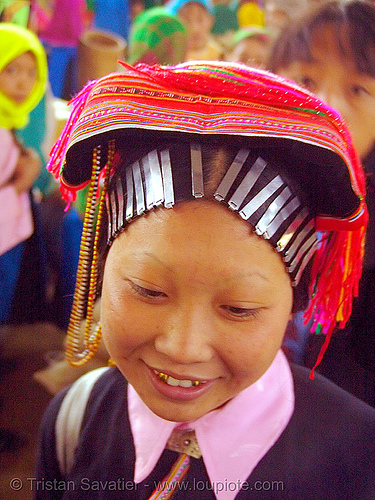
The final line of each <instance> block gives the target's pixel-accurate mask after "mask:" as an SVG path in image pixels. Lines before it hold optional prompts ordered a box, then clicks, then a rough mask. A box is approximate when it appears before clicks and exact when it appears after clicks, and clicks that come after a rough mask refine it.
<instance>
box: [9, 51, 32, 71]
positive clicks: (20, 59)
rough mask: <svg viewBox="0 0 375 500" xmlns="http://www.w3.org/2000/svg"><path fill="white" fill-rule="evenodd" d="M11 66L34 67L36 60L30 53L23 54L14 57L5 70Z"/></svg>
mask: <svg viewBox="0 0 375 500" xmlns="http://www.w3.org/2000/svg"><path fill="white" fill-rule="evenodd" d="M12 66H27V67H30V68H35V67H36V59H35V56H34V54H33V53H32V52H30V51H28V52H24V53H23V54H20V55H19V56H17V57H15V58H14V59H13V60H12V61H10V62H9V63H8V64H7V65H6V66H5V68H7V67H12Z"/></svg>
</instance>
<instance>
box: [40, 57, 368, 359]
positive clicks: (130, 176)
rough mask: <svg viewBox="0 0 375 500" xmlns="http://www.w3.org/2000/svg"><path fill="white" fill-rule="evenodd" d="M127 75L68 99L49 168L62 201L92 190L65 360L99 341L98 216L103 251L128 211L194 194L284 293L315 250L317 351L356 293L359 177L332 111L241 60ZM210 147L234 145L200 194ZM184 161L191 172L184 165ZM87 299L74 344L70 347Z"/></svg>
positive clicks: (362, 220)
mask: <svg viewBox="0 0 375 500" xmlns="http://www.w3.org/2000/svg"><path fill="white" fill-rule="evenodd" d="M124 68H125V70H124V72H122V73H116V74H113V75H109V76H107V77H104V78H102V79H100V80H98V81H96V82H92V83H90V84H89V85H88V86H87V87H86V88H85V89H84V90H83V91H82V92H81V93H80V94H79V95H78V96H77V97H76V98H75V99H74V100H73V102H72V104H73V111H72V114H71V117H70V119H69V121H68V123H67V124H66V127H65V129H64V131H63V133H62V135H61V137H60V139H59V140H58V142H57V143H56V145H55V147H54V149H53V151H52V156H51V161H50V164H49V169H50V170H51V171H52V172H53V173H54V174H55V175H56V176H57V177H59V178H60V182H61V190H62V193H63V196H64V198H65V199H66V200H67V201H71V200H74V199H75V196H76V191H77V190H78V189H80V188H82V187H84V186H86V185H87V184H88V183H90V190H89V195H88V202H87V209H86V214H85V222H84V234H83V239H82V247H81V256H80V264H79V269H78V274H77V287H76V294H75V299H74V304H73V310H72V318H71V323H70V326H69V330H68V333H69V337H70V341H69V346H68V358H69V359H70V361H71V362H72V363H75V364H82V363H83V362H85V361H86V360H87V359H89V358H90V357H91V356H92V355H93V353H94V351H95V349H96V347H97V343H98V338H99V334H100V332H98V331H96V332H94V333H91V331H90V329H91V320H90V318H91V315H92V308H93V302H94V300H95V298H96V295H97V288H96V287H97V275H98V271H97V241H98V226H100V224H101V221H102V216H103V212H105V213H106V216H107V219H108V229H107V245H108V246H109V245H110V244H111V242H112V241H113V239H114V238H115V237H116V235H117V234H119V233H120V232H121V231H123V230H124V229H125V228H126V226H127V225H128V224H129V223H131V222H132V221H133V220H134V219H135V218H136V217H139V216H141V215H142V214H144V213H147V212H148V211H150V210H153V209H154V208H156V207H159V206H163V207H166V208H169V207H172V206H173V205H174V204H175V203H178V202H180V201H183V200H189V199H194V198H200V197H206V198H211V199H213V200H217V202H218V203H222V204H224V205H225V206H227V207H228V208H229V209H231V210H232V211H234V212H235V213H237V214H238V215H239V216H240V217H242V219H244V220H245V221H247V222H248V223H249V224H250V226H251V227H252V229H253V230H254V231H255V232H256V233H257V234H258V235H260V236H261V237H263V238H265V239H266V240H268V241H269V242H270V244H271V245H272V246H273V247H274V248H275V250H276V251H277V252H278V253H279V254H280V256H281V258H283V260H284V262H285V265H286V269H287V271H288V272H289V274H290V277H291V281H292V284H293V285H297V284H298V282H299V280H300V277H301V275H302V273H303V270H304V268H305V266H306V265H307V263H308V262H309V260H310V259H311V257H312V256H313V255H315V257H314V261H313V265H312V271H311V280H310V298H311V300H310V305H309V308H308V310H307V313H306V315H307V317H313V318H314V329H321V330H322V331H323V333H325V334H326V335H327V340H326V343H325V346H324V347H323V352H324V349H325V348H326V345H327V343H328V342H329V338H330V336H331V334H332V331H333V329H334V327H335V326H336V324H337V323H338V324H339V326H341V327H343V326H344V325H345V323H346V321H347V320H348V318H349V316H350V313H351V305H352V299H353V297H354V296H356V295H357V293H358V281H359V278H360V274H361V263H362V258H363V245H364V234H365V227H366V223H367V210H366V206H365V203H364V176H363V172H362V169H361V166H360V162H359V160H358V156H357V154H356V152H355V150H354V148H353V145H352V141H351V137H350V135H349V133H348V130H347V128H346V126H345V125H344V123H343V122H342V120H341V118H340V117H339V115H338V114H337V113H336V112H335V111H334V110H333V109H331V108H330V107H328V106H326V105H324V104H323V103H322V102H321V101H320V100H318V99H317V98H315V97H314V96H313V95H312V94H310V93H308V92H306V91H304V90H302V89H301V88H299V87H297V86H295V85H294V84H292V83H291V82H288V81H286V80H284V79H282V78H280V77H278V76H276V75H273V74H270V73H267V72H263V71H259V70H254V69H250V68H248V67H245V66H241V65H236V64H230V63H212V62H209V63H208V62H196V63H195V62H192V63H185V64H181V65H178V66H174V67H163V66H147V65H144V64H139V65H137V66H136V67H135V68H133V67H131V66H127V65H124ZM212 144H217V147H218V148H219V147H220V146H224V145H227V144H231V145H232V147H233V149H232V150H235V151H236V152H235V154H233V156H232V158H231V159H230V162H229V164H228V167H227V168H225V169H224V170H223V172H222V173H219V172H217V171H216V177H218V176H219V179H216V185H215V187H214V189H213V191H212V192H211V191H209V190H208V189H207V176H208V173H207V166H206V161H205V150H206V148H207V147H212ZM181 158H185V159H186V158H187V159H188V160H187V161H188V167H186V166H184V167H181ZM182 168H184V169H185V170H184V171H183V172H184V174H183V175H181V169H182ZM101 179H103V181H102V182H101ZM99 191H101V202H100V205H99V209H98V213H97V219H96V215H95V214H96V210H97V209H96V204H97V199H98V197H99ZM95 220H97V223H96V228H95ZM86 304H87V322H86V323H87V327H86V328H87V329H86V339H85V349H84V352H83V353H79V347H78V340H77V339H78V336H79V323H80V321H81V320H82V318H83V317H84V315H85V312H86V311H85V309H86ZM321 355H322V353H321ZM318 361H319V360H318Z"/></svg>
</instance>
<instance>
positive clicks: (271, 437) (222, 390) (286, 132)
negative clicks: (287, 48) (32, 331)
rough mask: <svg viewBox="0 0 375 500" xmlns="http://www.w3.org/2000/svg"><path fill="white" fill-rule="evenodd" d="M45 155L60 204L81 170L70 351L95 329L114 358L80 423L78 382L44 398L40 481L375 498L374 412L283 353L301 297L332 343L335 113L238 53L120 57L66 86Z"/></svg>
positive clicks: (349, 173) (351, 248)
mask: <svg viewBox="0 0 375 500" xmlns="http://www.w3.org/2000/svg"><path fill="white" fill-rule="evenodd" d="M49 168H50V169H51V170H52V171H53V172H54V173H55V174H56V175H57V176H58V177H59V178H60V181H61V189H62V192H63V195H64V197H65V198H66V199H67V200H70V199H74V196H75V192H76V190H77V189H79V188H81V187H83V186H84V185H86V184H87V183H88V182H89V183H90V191H89V196H88V201H87V209H86V215H85V230H84V234H83V240H82V251H81V256H80V265H79V270H78V277H77V288H76V294H75V299H74V305H73V310H72V317H71V322H70V325H69V331H68V335H69V341H68V346H67V357H68V359H69V361H70V362H71V363H72V364H73V365H78V366H80V365H82V364H83V363H85V362H86V361H87V360H89V359H91V358H92V356H93V355H94V354H95V351H96V349H97V347H98V344H99V341H100V337H101V334H103V338H104V342H105V344H106V347H107V349H108V352H109V353H110V355H111V358H112V361H113V363H114V364H115V365H116V366H115V367H113V368H110V369H108V370H106V371H105V373H104V374H101V376H99V378H97V376H98V374H97V373H93V374H89V375H88V379H84V381H86V380H91V381H93V380H94V379H92V378H91V377H95V384H94V387H93V389H92V392H91V394H90V397H89V400H88V403H87V405H84V407H85V408H84V417H83V421H82V426H81V424H80V423H79V424H78V421H79V422H81V420H77V425H75V418H76V413H75V412H76V411H77V408H78V407H79V406H80V405H79V404H78V403H79V401H80V400H83V393H81V392H80V391H81V388H82V382H83V380H82V379H81V380H80V381H78V385H75V386H74V389H73V390H72V391H68V392H67V393H66V391H64V392H63V393H62V394H60V395H58V396H57V397H56V398H55V399H54V401H53V402H52V404H51V405H50V407H49V409H48V410H47V413H46V416H45V421H44V425H43V431H42V441H41V449H40V460H39V466H38V478H39V479H40V481H42V480H48V481H51V480H53V479H59V480H63V479H65V480H69V481H73V482H74V484H75V485H77V488H76V491H75V495H78V496H76V497H77V498H87V496H85V493H83V490H82V488H81V490H80V493H77V492H78V490H79V484H82V482H81V480H82V478H83V477H84V478H88V479H89V480H90V481H103V482H104V481H114V482H116V481H118V480H121V481H122V482H125V483H131V484H135V485H136V488H133V489H132V491H127V494H126V498H134V499H135V498H149V499H156V498H160V499H161V498H170V497H171V496H172V495H173V497H174V498H176V499H179V498H181V499H187V498H188V499H189V500H191V499H199V500H201V499H213V498H215V497H216V498H217V499H219V500H233V499H234V498H238V499H244V498H249V491H252V490H253V489H254V488H255V486H254V488H253V487H252V486H251V485H255V484H257V485H259V484H266V482H267V481H271V480H272V481H274V482H277V484H278V485H279V486H280V485H282V491H281V490H280V493H277V494H276V495H273V496H272V498H276V499H278V498H280V499H285V498H290V499H296V498H303V499H304V500H310V499H311V500H312V499H314V500H316V499H321V500H323V499H326V498H328V497H329V498H331V499H336V500H339V499H340V500H343V499H348V500H349V499H351V498H353V497H355V498H361V499H362V498H363V499H368V500H370V498H372V496H373V494H374V493H375V482H374V481H375V474H374V472H375V463H374V459H373V457H374V451H375V450H374V445H373V444H371V445H370V446H369V445H368V443H369V442H371V443H374V442H375V440H369V435H371V436H372V437H375V411H374V410H372V409H371V408H369V407H367V406H366V405H365V404H363V403H361V402H360V401H358V400H356V399H355V398H353V397H351V396H350V395H349V394H347V393H345V392H344V391H341V390H339V389H338V388H337V387H335V386H334V385H333V384H330V383H329V382H328V381H326V380H325V379H323V378H322V377H319V376H318V377H316V379H315V380H311V379H309V374H308V372H306V370H305V369H303V368H301V367H291V366H290V365H289V364H288V362H287V360H286V357H285V356H284V354H283V352H282V350H281V344H282V341H283V337H284V333H285V330H286V326H287V323H288V321H289V319H290V318H291V316H292V313H293V311H297V310H299V309H300V308H301V307H303V306H304V305H305V303H306V301H308V298H309V297H310V305H309V308H310V309H309V315H310V316H314V327H315V328H317V329H323V330H324V332H325V333H326V335H327V343H328V342H329V338H330V336H331V334H332V332H333V329H334V328H335V326H336V324H337V323H339V324H340V326H343V325H344V324H345V322H346V321H347V319H348V317H349V315H350V308H351V303H352V299H353V296H354V295H355V293H356V288H357V283H358V279H359V276H360V269H361V261H362V253H363V241H364V234H365V227H366V221H367V209H366V206H365V203H364V201H363V186H364V177H363V172H362V170H361V168H360V164H359V161H358V157H357V156H356V153H355V151H354V149H353V146H352V143H351V138H350V135H349V133H348V131H347V129H346V127H345V125H344V124H343V123H342V122H341V120H340V118H339V117H338V115H337V114H335V113H334V112H333V111H332V110H331V109H330V108H327V107H326V106H325V105H324V104H323V103H322V102H321V101H319V100H318V99H315V98H313V97H312V96H311V94H309V93H307V92H305V91H304V90H302V89H300V88H298V87H296V86H292V85H291V84H289V83H288V82H286V81H284V80H283V79H281V78H278V77H276V76H274V75H272V74H269V73H264V72H261V71H256V70H253V69H250V68H246V67H245V66H242V65H241V66H240V65H236V64H229V63H207V62H204V63H190V64H183V65H179V66H174V67H164V66H147V65H144V64H139V65H137V66H136V67H135V68H134V67H131V66H125V71H124V72H123V73H120V74H114V75H110V76H108V77H105V78H102V79H101V80H99V81H97V82H92V83H91V84H90V85H89V86H88V87H87V88H86V89H85V91H83V92H82V93H81V94H80V95H79V96H78V97H77V98H76V101H75V107H74V110H73V113H72V116H71V119H70V120H69V122H68V123H67V126H66V129H65V131H64V132H63V134H62V136H61V138H60V140H59V141H58V142H57V144H56V146H55V148H54V151H53V153H52V159H51V162H50V166H49ZM100 191H101V195H100ZM99 195H100V196H99ZM99 197H100V201H99V208H98V212H97V218H95V213H96V210H97V203H98V198H99ZM318 232H319V236H318ZM308 284H309V285H308ZM99 295H100V296H101V323H100V325H99V326H98V328H96V329H94V330H93V331H92V328H91V324H92V310H93V304H94V301H95V300H96V298H97V297H98V296H99ZM84 315H87V321H86V325H87V328H86V336H85V345H84V347H83V349H80V346H79V335H80V332H79V326H80V322H81V320H82V318H83V317H84ZM77 387H78V389H77ZM75 393H76V394H77V395H78V396H77V397H78V399H77V400H76V401H77V405H76V404H75V402H74V401H75V399H74V396H73V395H74V394H75ZM86 394H87V391H86ZM81 413H82V412H81ZM81 417H82V414H81ZM65 418H66V419H68V420H69V421H70V422H72V423H73V425H72V427H73V428H74V427H75V435H76V437H77V435H78V438H79V439H77V440H76V442H75V445H74V447H73V449H72V450H70V455H71V456H72V457H73V462H72V463H71V464H70V465H71V466H70V467H68V468H66V467H61V466H60V465H59V459H58V458H57V457H61V455H63V461H64V460H65V459H64V453H62V454H61V450H66V449H67V447H69V443H70V444H71V443H72V439H71V436H70V433H69V432H65V433H63V434H61V430H62V428H65V427H64V426H63V425H62V424H63V422H64V419H65ZM79 418H80V417H79V415H77V419H79ZM56 422H57V424H56ZM353 422H354V423H355V424H353ZM55 424H56V426H55ZM77 427H78V433H77ZM64 438H66V439H65V443H64ZM51 442H53V443H55V442H57V453H56V452H55V450H54V447H51V445H50V443H51ZM348 450H350V453H348ZM189 457H190V458H189ZM320 463H324V467H323V468H321V467H320V465H319V464H320ZM343 463H344V464H345V465H344V466H343ZM275 464H276V465H275ZM171 468H172V469H171ZM170 469H171V472H170V474H169V475H168V476H166V474H168V471H169V470H170ZM327 478H328V479H327ZM163 481H164V483H163ZM181 481H183V483H181ZM265 481H266V482H265ZM177 483H179V484H180V486H181V488H179V487H178V488H177V487H176V484H177ZM198 483H199V484H201V485H205V487H204V489H203V490H202V488H197V487H196V486H197V484H198ZM163 485H164V486H163ZM257 490H258V488H257ZM258 493H259V494H258ZM264 493H265V490H264V492H262V491H257V495H258V496H257V498H270V496H269V490H267V494H266V495H265V494H264ZM273 493H275V492H273ZM123 495H124V493H123V491H120V489H119V491H118V492H117V491H113V492H112V494H111V499H112V498H114V499H116V498H124V496H123ZM251 495H252V496H253V491H252V492H251ZM277 495H279V496H277ZM35 498H37V499H42V498H48V499H49V500H50V499H51V498H69V494H67V493H66V492H55V494H54V495H53V496H51V492H50V491H49V492H48V496H46V494H45V492H43V491H38V492H36V493H35ZM92 498H97V499H99V498H100V499H102V498H107V497H106V493H105V492H104V491H95V492H93V491H90V499H92Z"/></svg>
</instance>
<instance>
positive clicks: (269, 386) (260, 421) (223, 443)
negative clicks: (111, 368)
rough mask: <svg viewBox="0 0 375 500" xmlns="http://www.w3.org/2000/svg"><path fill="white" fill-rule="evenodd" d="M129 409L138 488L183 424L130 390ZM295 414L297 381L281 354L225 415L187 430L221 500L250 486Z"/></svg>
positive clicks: (213, 416) (224, 409)
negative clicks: (252, 476) (192, 433)
mask: <svg viewBox="0 0 375 500" xmlns="http://www.w3.org/2000/svg"><path fill="white" fill-rule="evenodd" d="M128 406H129V418H130V425H131V429H132V434H133V439H134V445H135V453H136V463H135V471H134V481H135V482H136V483H140V482H141V481H143V480H144V479H146V477H147V476H148V475H149V474H150V473H151V472H152V470H153V469H154V468H155V466H156V463H157V461H158V460H159V458H160V456H161V454H162V453H163V450H164V448H165V446H166V443H167V441H168V439H169V437H170V435H171V433H172V431H173V429H174V428H175V427H178V426H181V423H180V422H170V421H168V420H164V419H162V418H160V417H158V416H157V415H155V414H154V413H152V412H151V410H150V409H149V408H148V407H147V406H146V405H145V404H144V403H143V401H142V400H141V399H140V397H139V396H138V394H137V393H136V391H135V390H134V389H133V387H132V386H131V385H130V384H129V389H128ZM293 411H294V386H293V377H292V374H291V371H290V367H289V363H288V361H287V360H286V358H285V356H284V354H283V352H282V351H281V350H280V351H279V352H278V354H277V355H276V357H275V359H274V361H273V363H272V364H271V366H270V367H269V368H268V370H267V371H266V373H265V374H264V375H263V376H262V377H261V378H260V379H259V380H258V381H257V382H255V383H254V384H252V385H251V386H250V387H248V388H246V389H245V390H243V391H242V392H241V393H240V394H238V395H237V396H236V397H234V398H233V399H231V400H230V401H229V402H228V403H227V404H226V405H224V406H223V407H222V408H221V409H219V410H214V411H212V412H210V413H207V414H206V415H204V416H203V417H201V418H199V419H197V420H195V421H194V422H190V423H189V424H188V425H186V424H183V426H184V427H186V428H189V429H194V430H195V433H196V437H197V440H198V443H199V446H200V449H201V452H202V457H203V460H204V464H205V467H206V469H207V473H208V476H209V479H210V481H211V484H212V487H213V491H214V492H215V495H216V498H217V499H218V500H233V499H234V498H235V497H236V495H237V493H238V492H239V489H240V488H241V484H243V483H245V484H246V481H247V478H248V477H249V475H250V474H251V472H252V471H253V470H254V468H255V467H256V465H257V464H258V463H259V461H260V460H261V459H262V458H263V457H264V456H265V455H266V453H267V452H268V451H269V450H270V448H272V446H273V445H274V444H275V442H276V441H277V439H278V438H279V437H280V435H281V434H282V432H283V431H284V429H285V427H286V426H287V424H288V422H289V420H290V418H291V416H292V414H293ZM226 484H227V485H229V487H225V485H226ZM233 484H236V485H237V487H236V488H235V489H233V488H231V485H233ZM249 486H251V485H249ZM219 490H220V491H219ZM231 490H232V491H231Z"/></svg>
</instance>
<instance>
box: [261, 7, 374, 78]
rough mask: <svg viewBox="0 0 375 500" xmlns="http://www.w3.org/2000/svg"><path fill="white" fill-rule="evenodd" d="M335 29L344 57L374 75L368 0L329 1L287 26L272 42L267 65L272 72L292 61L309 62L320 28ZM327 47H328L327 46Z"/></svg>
mask: <svg viewBox="0 0 375 500" xmlns="http://www.w3.org/2000/svg"><path fill="white" fill-rule="evenodd" d="M327 26H329V28H330V29H332V30H333V31H334V33H335V37H336V40H337V42H338V47H339V50H340V52H341V53H342V56H343V58H348V57H349V58H350V59H351V60H352V61H353V62H354V64H355V66H356V69H357V70H358V71H359V72H360V73H363V74H366V75H369V76H371V77H375V6H374V4H373V3H370V2H369V1H364V0H363V1H361V0H353V1H345V0H341V1H336V0H334V1H328V2H323V4H320V5H319V6H318V7H317V8H315V9H313V10H309V11H307V12H305V13H304V14H303V15H302V16H301V17H300V18H298V19H296V20H295V21H294V22H291V23H290V24H289V25H288V26H286V27H285V28H284V29H283V30H282V32H281V33H280V35H279V37H278V39H277V40H276V42H275V43H274V44H273V47H272V50H271V53H270V56H269V59H268V64H267V68H268V69H269V70H270V71H273V72H275V73H277V72H278V70H279V69H281V68H286V67H288V66H289V65H290V64H292V63H293V62H295V61H304V62H312V61H313V56H312V54H311V46H312V44H313V41H314V39H315V37H316V36H318V34H319V32H320V30H322V29H323V28H325V27H327ZM327 50H329V48H327Z"/></svg>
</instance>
